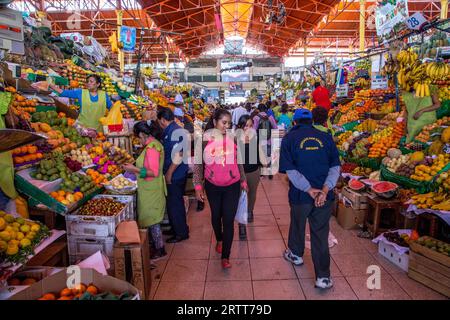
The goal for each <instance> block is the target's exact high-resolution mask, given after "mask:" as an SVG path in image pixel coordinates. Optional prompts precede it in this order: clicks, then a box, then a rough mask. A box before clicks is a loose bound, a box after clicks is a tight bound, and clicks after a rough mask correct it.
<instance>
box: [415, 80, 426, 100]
mask: <svg viewBox="0 0 450 320" xmlns="http://www.w3.org/2000/svg"><path fill="white" fill-rule="evenodd" d="M414 90H415V91H416V97H419V98H423V97H429V96H430V86H429V85H428V82H427V81H421V82H415V83H414Z"/></svg>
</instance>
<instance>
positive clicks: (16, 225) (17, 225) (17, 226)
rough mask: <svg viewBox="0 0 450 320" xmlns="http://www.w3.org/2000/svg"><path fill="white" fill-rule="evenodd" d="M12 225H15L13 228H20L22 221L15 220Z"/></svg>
mask: <svg viewBox="0 0 450 320" xmlns="http://www.w3.org/2000/svg"><path fill="white" fill-rule="evenodd" d="M10 226H11V227H13V228H20V223H17V222H13V223H11V224H10Z"/></svg>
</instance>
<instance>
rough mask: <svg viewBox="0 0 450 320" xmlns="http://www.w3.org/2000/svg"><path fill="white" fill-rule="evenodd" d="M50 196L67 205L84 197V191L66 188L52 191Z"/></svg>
mask: <svg viewBox="0 0 450 320" xmlns="http://www.w3.org/2000/svg"><path fill="white" fill-rule="evenodd" d="M50 196H51V197H52V198H53V199H55V200H56V201H58V202H61V203H62V204H63V205H65V206H68V205H71V204H72V203H75V202H78V201H80V200H81V199H83V197H84V195H83V193H82V192H75V193H71V192H66V191H64V190H58V191H54V192H52V193H50Z"/></svg>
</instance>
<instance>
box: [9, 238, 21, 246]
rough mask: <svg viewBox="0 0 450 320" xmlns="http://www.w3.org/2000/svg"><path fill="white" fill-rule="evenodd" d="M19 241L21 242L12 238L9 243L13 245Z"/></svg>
mask: <svg viewBox="0 0 450 320" xmlns="http://www.w3.org/2000/svg"><path fill="white" fill-rule="evenodd" d="M19 243H20V241H19V240H16V239H11V240H9V241H8V245H13V244H15V245H19Z"/></svg>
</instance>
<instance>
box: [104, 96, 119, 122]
mask: <svg viewBox="0 0 450 320" xmlns="http://www.w3.org/2000/svg"><path fill="white" fill-rule="evenodd" d="M121 107H122V103H121V102H120V101H116V103H114V104H113V106H112V107H111V110H109V113H108V115H107V116H106V117H102V118H100V123H101V124H102V125H117V124H122V121H123V118H122V112H121V111H120V108H121Z"/></svg>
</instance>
